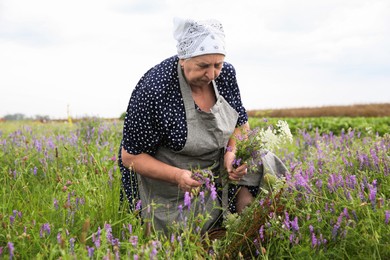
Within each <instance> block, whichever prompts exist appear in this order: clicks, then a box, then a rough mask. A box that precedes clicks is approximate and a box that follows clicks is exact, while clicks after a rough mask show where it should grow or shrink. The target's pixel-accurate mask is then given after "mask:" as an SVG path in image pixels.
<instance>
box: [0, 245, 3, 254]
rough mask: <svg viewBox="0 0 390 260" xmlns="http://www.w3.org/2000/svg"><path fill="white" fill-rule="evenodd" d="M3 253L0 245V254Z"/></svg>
mask: <svg viewBox="0 0 390 260" xmlns="http://www.w3.org/2000/svg"><path fill="white" fill-rule="evenodd" d="M2 254H3V247H2V246H0V256H1V255H2Z"/></svg>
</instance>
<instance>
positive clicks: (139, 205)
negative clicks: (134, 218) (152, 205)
mask: <svg viewBox="0 0 390 260" xmlns="http://www.w3.org/2000/svg"><path fill="white" fill-rule="evenodd" d="M141 207H142V203H141V200H138V201H137V204H136V205H135V210H137V211H140V210H141Z"/></svg>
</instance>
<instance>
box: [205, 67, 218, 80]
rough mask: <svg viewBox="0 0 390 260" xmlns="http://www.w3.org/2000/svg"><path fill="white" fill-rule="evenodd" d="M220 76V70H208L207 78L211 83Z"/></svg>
mask: <svg viewBox="0 0 390 260" xmlns="http://www.w3.org/2000/svg"><path fill="white" fill-rule="evenodd" d="M217 76H218V70H217V69H215V68H213V67H211V68H208V69H207V71H206V77H207V78H208V79H209V80H210V81H211V80H214V79H216V78H217Z"/></svg>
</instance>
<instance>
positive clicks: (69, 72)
mask: <svg viewBox="0 0 390 260" xmlns="http://www.w3.org/2000/svg"><path fill="white" fill-rule="evenodd" d="M389 13H390V2H389V1H387V0H377V1H370V0H327V1H322V0H321V1H306V0H296V1H288V0H275V1H252V0H242V1H240V2H239V3H238V2H237V1H233V0H215V1H208V0H197V1H180V0H161V1H160V0H152V1H144V0H133V1H124V0H113V1H108V0H98V1H96V0H95V1H93V0H85V1H76V0H69V1H60V2H58V1H50V0H37V1H26V0H18V1H6V2H3V3H2V11H1V15H0V71H1V72H2V76H1V77H0V87H1V89H2V95H1V96H0V116H2V115H4V114H5V113H17V112H22V113H26V114H32V115H34V114H49V115H50V116H53V117H64V116H66V110H67V105H68V104H69V105H70V110H71V112H72V113H73V115H75V116H76V115H85V114H89V115H100V116H102V117H116V116H119V115H120V114H121V113H122V112H123V111H124V110H125V109H126V106H127V102H128V100H129V97H130V94H131V91H132V89H133V88H134V86H135V85H136V83H137V81H138V80H139V78H140V77H141V76H142V74H143V73H144V72H145V71H146V70H148V69H149V68H150V67H151V66H153V65H155V64H157V63H158V62H160V61H161V60H163V59H164V58H167V57H168V56H171V55H174V54H175V52H176V48H175V45H176V42H175V41H174V39H173V35H172V29H173V17H174V16H178V17H188V18H195V19H207V18H211V17H212V18H216V19H219V20H221V22H222V23H223V25H224V28H225V31H226V40H227V48H228V55H227V58H226V59H227V61H229V62H231V63H233V65H234V66H235V67H236V70H237V73H238V80H239V84H240V87H241V92H242V97H243V99H244V103H245V104H246V106H247V107H248V108H249V109H255V108H270V107H289V106H308V105H310V106H314V105H323V104H332V103H335V104H342V103H353V102H363V101H370V102H373V101H378V102H383V101H384V100H390V95H389V90H388V89H387V88H385V86H388V85H389V84H390V78H389V77H390V76H389V75H388V71H390V69H389V68H390V52H389V51H388V50H389V47H388V46H390V40H389V37H390V36H389V35H390V16H388V14H389ZM368 87H369V88H370V90H371V91H370V93H368V92H369V91H367V88H368Z"/></svg>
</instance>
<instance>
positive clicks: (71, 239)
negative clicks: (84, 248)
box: [69, 237, 76, 254]
mask: <svg viewBox="0 0 390 260" xmlns="http://www.w3.org/2000/svg"><path fill="white" fill-rule="evenodd" d="M74 241H76V239H74V238H73V237H71V238H70V239H69V246H70V253H71V254H73V253H74Z"/></svg>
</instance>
